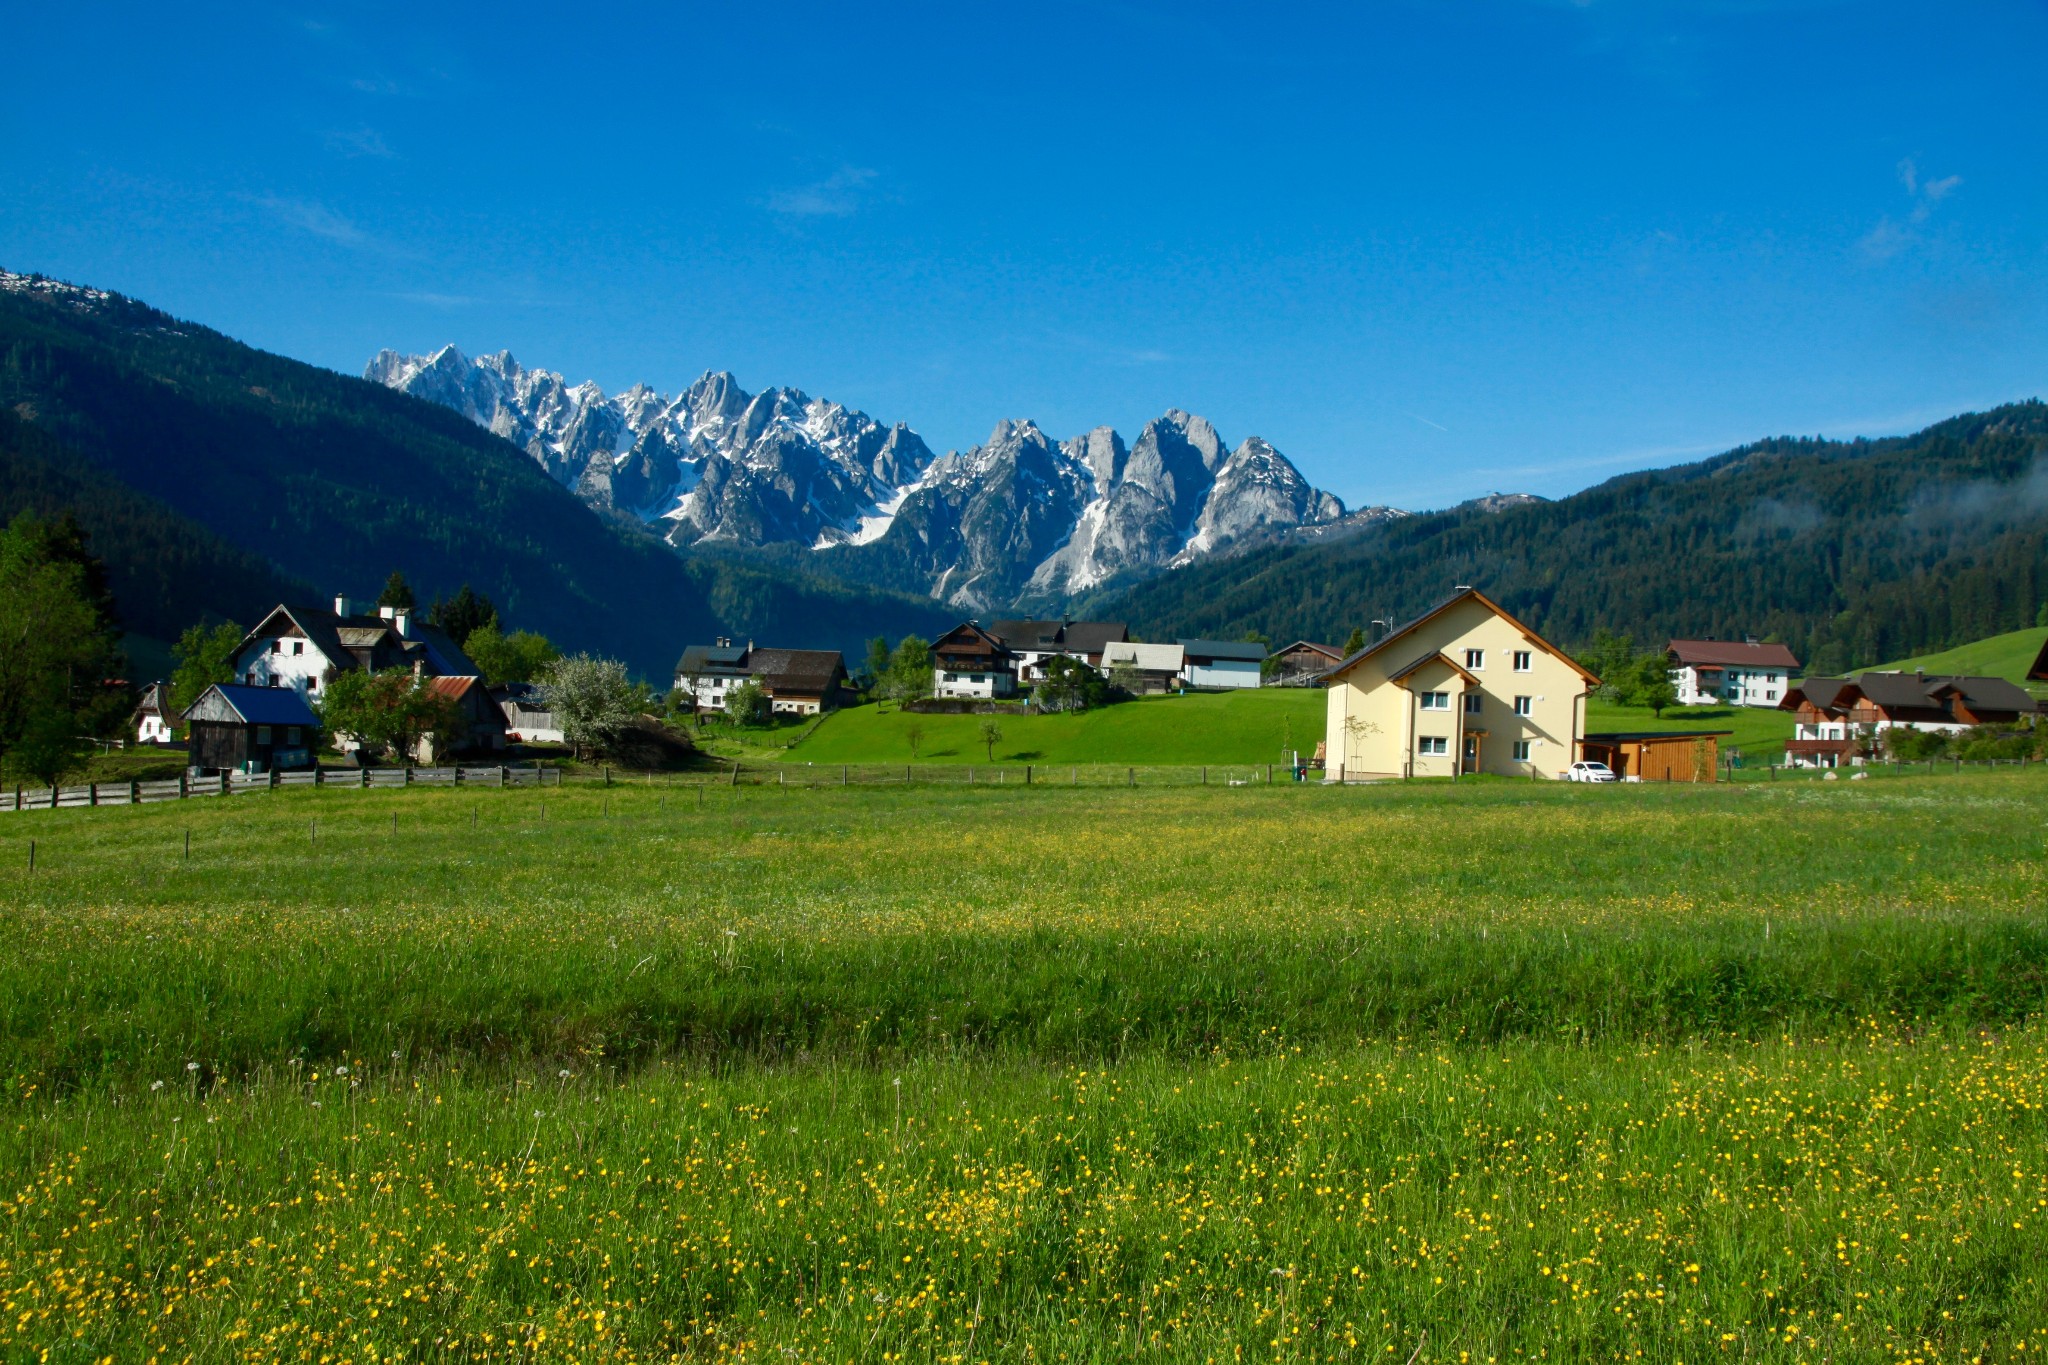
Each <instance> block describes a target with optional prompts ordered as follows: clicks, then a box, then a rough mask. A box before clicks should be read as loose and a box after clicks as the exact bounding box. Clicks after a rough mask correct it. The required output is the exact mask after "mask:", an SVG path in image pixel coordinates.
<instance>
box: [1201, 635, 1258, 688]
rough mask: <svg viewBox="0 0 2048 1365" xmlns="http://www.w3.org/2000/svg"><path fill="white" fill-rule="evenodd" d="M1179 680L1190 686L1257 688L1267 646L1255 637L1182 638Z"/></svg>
mask: <svg viewBox="0 0 2048 1365" xmlns="http://www.w3.org/2000/svg"><path fill="white" fill-rule="evenodd" d="M1180 652H1181V666H1180V680H1181V681H1182V682H1183V683H1185V684H1186V685H1187V686H1189V687H1257V686H1259V685H1260V683H1261V681H1262V673H1263V667H1262V666H1263V665H1264V664H1265V662H1266V647H1265V646H1264V645H1262V644H1260V643H1259V642H1258V641H1256V640H1182V641H1181V642H1180Z"/></svg>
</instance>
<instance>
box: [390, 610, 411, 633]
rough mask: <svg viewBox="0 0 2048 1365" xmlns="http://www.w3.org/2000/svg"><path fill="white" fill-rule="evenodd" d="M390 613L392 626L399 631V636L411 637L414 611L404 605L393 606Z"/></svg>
mask: <svg viewBox="0 0 2048 1365" xmlns="http://www.w3.org/2000/svg"><path fill="white" fill-rule="evenodd" d="M389 615H390V617H391V628H392V629H393V630H395V631H397V632H398V638H399V639H401V640H409V639H411V638H412V613H411V612H410V611H408V610H406V609H405V608H404V607H393V608H391V609H390V611H389Z"/></svg>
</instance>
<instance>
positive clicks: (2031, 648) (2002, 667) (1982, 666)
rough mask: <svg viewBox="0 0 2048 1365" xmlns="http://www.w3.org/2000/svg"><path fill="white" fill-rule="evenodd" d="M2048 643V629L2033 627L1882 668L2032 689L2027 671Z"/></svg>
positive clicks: (1895, 661)
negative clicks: (1958, 675)
mask: <svg viewBox="0 0 2048 1365" xmlns="http://www.w3.org/2000/svg"><path fill="white" fill-rule="evenodd" d="M2044 641H2048V627H2042V626H2030V627H2028V628H2027V629H2025V630H2010V631H2007V632H2006V633H2005V634H2003V635H1993V636H1991V637H1990V638H1989V639H1985V640H1972V641H1971V642H1970V643H1968V644H1966V645H1957V646H1956V647H1955V648H1954V649H1944V650H1939V651H1937V652H1935V653H1932V654H1917V655H1914V656H1913V657H1912V658H1910V659H1895V660H1893V661H1892V662H1891V663H1888V664H1879V665H1878V667H1879V668H1896V669H1898V670H1900V671H1901V672H1910V671H1912V670H1913V669H1916V668H1919V669H1925V670H1926V671H1927V672H1929V673H1971V674H1975V675H1977V676H1979V677H1985V678H2004V679H2006V680H2008V681H2010V682H2016V683H2018V684H2020V686H2022V687H2025V686H2027V685H2028V683H2027V670H2028V669H2029V668H2032V667H2033V666H2034V660H2035V659H2037V658H2039V657H2040V654H2041V645H2042V642H2044Z"/></svg>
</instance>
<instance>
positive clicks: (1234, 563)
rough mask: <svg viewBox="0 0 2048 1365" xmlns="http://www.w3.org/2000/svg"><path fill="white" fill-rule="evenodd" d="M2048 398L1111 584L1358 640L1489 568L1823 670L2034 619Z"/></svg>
mask: <svg viewBox="0 0 2048 1365" xmlns="http://www.w3.org/2000/svg"><path fill="white" fill-rule="evenodd" d="M2044 454H2048V405H2044V404H2043V403H2041V402H2039V401H2030V402H2025V403H2015V404H2009V405H2007V406H2005V407H2001V408H1997V409H1994V410H1992V411H1990V412H1985V413H1976V414H1971V415H1968V416H1963V417H1956V418H1952V419H1950V420H1949V421H1945V422H1941V423H1939V424H1937V425H1935V426H1932V427H1929V428H1927V429H1926V430H1925V431H1922V432H1919V433H1917V434H1915V435H1912V436H1904V437H1897V438H1890V439H1886V440H1877V441H1865V440H1857V441H1828V440H1820V439H1792V438H1786V439H1780V440H1771V441H1762V442H1758V443H1757V444H1754V445H1749V446H1744V447H1742V448H1740V449H1738V450H1732V451H1729V452H1728V453H1727V454H1725V455H1720V456H1716V457H1715V458H1713V459H1711V460H1706V461H1703V462H1701V463H1698V464H1691V465H1683V466H1679V467H1676V468H1672V469H1661V470H1652V471H1647V472H1644V473H1638V474H1627V475H1623V476H1622V477H1620V478H1616V479H1610V480H1609V481H1607V482H1606V483H1603V484H1600V485H1599V486H1597V487H1595V488H1589V489H1587V490H1586V491H1585V492H1582V493H1578V494H1574V495H1573V496H1571V497H1568V498H1562V499H1559V500H1558V501H1556V502H1548V503H1533V504H1526V505H1522V506H1517V507H1511V508H1508V509H1507V510H1504V511H1499V512H1487V511H1483V510H1479V509H1476V508H1455V509H1452V510H1450V511H1446V512H1436V513H1429V514H1426V515H1421V516H1415V517H1408V518H1404V519H1402V520H1400V521H1396V522H1392V523H1387V524H1385V525H1383V526H1380V527H1376V528H1374V529H1372V530H1369V531H1367V532H1365V533H1363V534H1361V535H1359V536H1357V537H1355V538H1352V539H1349V540H1345V541H1341V542H1338V543H1336V544H1328V545H1313V546H1277V547H1269V548H1265V549H1260V550H1255V551H1252V552H1250V553H1248V554H1245V555H1241V556H1238V557H1235V558H1231V559H1227V560H1222V561H1215V562H1210V563H1207V564H1198V565H1194V566H1191V567H1189V568H1186V569H1183V570H1180V571H1178V572H1175V573H1171V574H1168V575H1166V576H1165V577H1163V578H1160V579H1157V580H1155V581H1153V582H1151V583H1147V584H1144V585H1142V586H1140V587H1138V588H1136V589H1134V590H1131V591H1129V592H1127V593H1124V594H1122V595H1120V596H1119V597H1118V598H1116V599H1115V600H1114V601H1111V602H1108V603H1095V604H1089V606H1090V609H1091V610H1093V611H1106V612H1110V613H1113V614H1116V615H1119V616H1122V617H1124V618H1126V619H1128V620H1129V621H1130V622H1131V623H1132V625H1133V628H1134V629H1135V630H1137V631H1138V632H1140V633H1141V634H1142V635H1144V637H1145V638H1147V639H1173V638H1176V637H1181V636H1202V637H1209V638H1221V639H1233V638H1238V637H1241V636H1243V635H1245V634H1247V633H1249V632H1252V631H1261V632H1263V633H1265V634H1266V635H1267V636H1268V637H1269V638H1271V639H1274V640H1288V639H1295V638H1301V637H1307V638H1310V639H1318V640H1327V641H1331V642H1333V643H1334V642H1338V641H1342V640H1343V639H1345V637H1346V636H1348V635H1349V634H1350V633H1351V631H1352V630H1353V629H1354V628H1355V627H1360V626H1364V625H1366V624H1367V623H1368V622H1369V621H1370V620H1371V619H1372V618H1374V617H1381V618H1386V619H1389V620H1393V621H1397V622H1398V621H1403V620H1406V619H1408V618H1410V617H1413V616H1415V615H1418V614H1419V613H1421V612H1422V611H1424V610H1426V609H1427V608H1428V607H1429V606H1430V605H1432V604H1433V603H1435V602H1436V601H1438V600H1440V599H1442V598H1443V597H1445V596H1447V595H1448V594H1449V593H1450V591H1451V590H1452V588H1453V587H1455V586H1457V585H1459V584H1470V585H1472V586H1474V587H1477V588H1479V589H1480V590H1481V591H1483V592H1485V593H1487V594H1488V595H1489V596H1492V597H1493V598H1494V599H1495V600H1497V601H1499V602H1500V603H1501V604H1502V605H1503V606H1505V607H1506V608H1507V609H1508V610H1510V611H1512V612H1514V613H1515V614H1516V615H1518V616H1520V617H1521V618H1522V619H1523V620H1525V621H1527V622H1528V623H1529V624H1530V625H1531V626H1533V627H1535V628H1536V629H1537V630H1539V631H1541V632H1543V633H1544V634H1545V635H1547V636H1549V637H1551V638H1552V639H1555V640H1557V641H1559V642H1560V643H1564V644H1567V645H1583V644H1585V643H1586V642H1588V641H1590V640H1591V639H1592V638H1593V636H1594V634H1595V633H1596V632H1598V631H1600V630H1603V629H1604V630H1611V631H1615V632H1618V633H1622V634H1628V635H1632V636H1634V637H1635V639H1636V640H1637V641H1638V643H1642V644H1650V645H1653V646H1655V645H1661V644H1662V643H1663V642H1664V640H1665V639H1667V638H1669V637H1671V636H1709V635H1711V636H1715V637H1718V638H1722V639H1727V638H1731V637H1740V636H1741V635H1743V634H1744V633H1750V634H1755V635H1758V636H1762V637H1765V638H1774V639H1779V640H1783V641H1784V642H1785V643H1787V644H1789V645H1790V646H1791V647H1792V649H1793V651H1794V652H1795V653H1796V654H1798V655H1799V657H1800V658H1801V659H1802V660H1804V661H1805V662H1806V663H1807V664H1808V666H1809V667H1810V668H1811V669H1812V670H1813V671H1815V672H1834V671H1838V670H1841V669H1845V668H1850V667H1855V666H1860V665H1866V664H1872V663H1878V662H1882V661H1883V660H1886V659H1892V658H1900V657H1904V656H1907V655H1911V654H1917V653H1921V652H1924V651H1928V650H1934V649H1941V648H1946V647H1948V646H1951V645H1956V644H1961V643H1964V642H1966V641H1969V640H1974V639H1978V638H1981V637H1983V636H1986V635H1993V634H1997V633H1999V632H2001V631H2007V630H2015V629H2018V628H2019V627H2021V626H2027V625H2033V624H2036V623H2037V622H2038V620H2039V619H2040V617H2041V615H2042V611H2043V604H2044V603H2048V459H2044Z"/></svg>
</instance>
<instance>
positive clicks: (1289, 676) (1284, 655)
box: [1273, 640, 1344, 687]
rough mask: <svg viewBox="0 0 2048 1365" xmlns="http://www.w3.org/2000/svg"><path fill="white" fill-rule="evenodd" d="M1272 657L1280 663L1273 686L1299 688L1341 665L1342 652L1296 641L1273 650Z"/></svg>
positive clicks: (1313, 643) (1324, 646) (1329, 647)
mask: <svg viewBox="0 0 2048 1365" xmlns="http://www.w3.org/2000/svg"><path fill="white" fill-rule="evenodd" d="M1273 657H1274V658H1276V659H1278V660H1279V661H1280V671H1279V673H1278V674H1277V675H1276V676H1275V678H1274V683H1275V685H1276V686H1279V687H1300V686H1305V685H1307V684H1308V683H1310V682H1313V681H1314V680H1315V679H1316V678H1318V677H1320V676H1321V675H1322V674H1324V673H1327V672H1329V671H1330V670H1331V669H1333V668H1335V667H1336V666H1337V665H1338V664H1341V663H1343V662H1344V651H1343V650H1341V649H1339V648H1338V647H1337V646H1335V645H1325V644H1318V643H1317V642H1316V641H1314V640H1296V641H1295V642H1294V643H1293V644H1291V645H1282V646H1281V647H1280V648H1278V649H1276V650H1274V651H1273Z"/></svg>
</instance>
